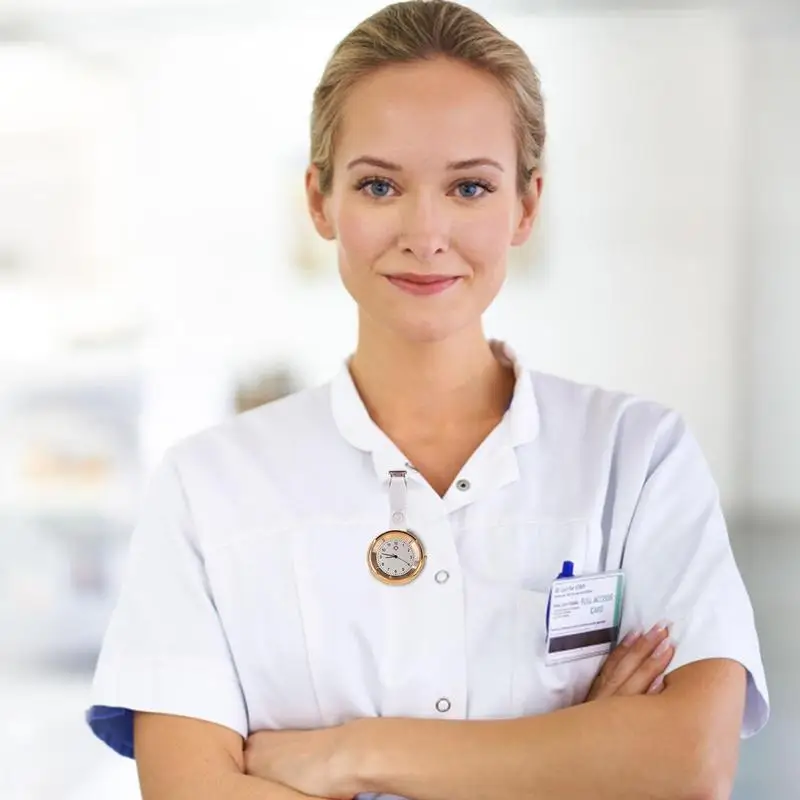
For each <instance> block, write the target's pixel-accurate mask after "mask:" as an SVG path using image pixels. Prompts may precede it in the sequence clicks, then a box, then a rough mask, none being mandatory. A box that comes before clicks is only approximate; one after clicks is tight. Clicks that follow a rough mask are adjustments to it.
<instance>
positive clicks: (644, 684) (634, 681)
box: [617, 638, 675, 696]
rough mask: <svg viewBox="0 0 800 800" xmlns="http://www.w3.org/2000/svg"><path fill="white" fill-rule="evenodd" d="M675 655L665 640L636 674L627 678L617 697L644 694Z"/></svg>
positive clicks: (673, 649) (667, 640) (669, 642)
mask: <svg viewBox="0 0 800 800" xmlns="http://www.w3.org/2000/svg"><path fill="white" fill-rule="evenodd" d="M674 655H675V647H674V646H673V644H672V642H671V641H670V640H669V638H665V639H663V640H662V641H661V643H660V644H659V645H658V647H656V649H655V650H654V651H653V652H652V653H651V654H650V656H649V657H648V658H647V659H645V660H644V661H643V662H642V664H641V665H640V666H639V668H638V669H637V670H636V672H634V673H633V675H631V676H630V678H628V680H627V681H625V683H624V684H623V685H622V686H620V688H619V689H618V690H617V694H619V695H627V696H629V695H640V694H645V693H646V692H647V691H648V690H649V689H650V688H651V687H652V686H653V684H654V682H655V681H656V680H658V678H659V676H663V674H664V670H666V668H667V667H668V666H669V663H670V661H672V657H673V656H674Z"/></svg>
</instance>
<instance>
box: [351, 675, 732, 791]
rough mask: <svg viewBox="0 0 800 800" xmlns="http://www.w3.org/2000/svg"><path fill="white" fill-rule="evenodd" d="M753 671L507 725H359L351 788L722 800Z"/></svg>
mask: <svg viewBox="0 0 800 800" xmlns="http://www.w3.org/2000/svg"><path fill="white" fill-rule="evenodd" d="M745 680H746V672H745V670H744V668H743V667H742V666H741V665H739V664H738V663H736V662H733V661H728V660H709V661H704V662H698V663H695V664H692V665H689V666H686V667H683V668H681V669H679V670H676V671H675V672H674V673H672V674H671V675H669V676H668V678H667V680H666V684H665V689H664V691H663V692H662V693H661V694H658V695H647V696H639V697H610V698H607V699H603V700H598V701H596V702H591V703H586V704H584V705H580V706H576V707H573V708H568V709H564V710H562V711H557V712H554V713H551V714H545V715H542V716H536V717H527V718H522V719H513V720H507V721H506V720H503V721H467V722H460V721H449V720H448V721H442V720H411V719H376V720H369V719H367V720H360V721H357V722H355V723H353V727H352V731H351V733H352V737H353V742H354V745H353V748H352V754H351V756H352V760H351V768H352V770H353V779H354V782H353V787H354V788H356V789H357V791H366V792H368V791H376V792H386V793H391V794H398V795H401V796H404V797H413V798H415V800H499V798H508V797H517V798H526V799H527V800H572V799H573V798H575V800H584V798H586V797H591V798H593V800H629V799H630V800H723V798H728V797H729V796H730V793H731V789H732V784H733V778H734V775H735V772H736V764H737V759H738V746H739V732H740V727H741V723H742V715H743V711H744V700H745Z"/></svg>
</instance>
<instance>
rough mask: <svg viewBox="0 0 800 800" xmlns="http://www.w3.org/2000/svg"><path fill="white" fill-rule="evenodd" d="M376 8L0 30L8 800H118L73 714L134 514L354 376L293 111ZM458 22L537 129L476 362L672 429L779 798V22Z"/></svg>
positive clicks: (791, 691) (762, 755)
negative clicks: (741, 626) (174, 465)
mask: <svg viewBox="0 0 800 800" xmlns="http://www.w3.org/2000/svg"><path fill="white" fill-rule="evenodd" d="M380 5H381V3H380V2H366V0H339V2H337V3H330V2H322V0H317V1H315V0H305V1H304V2H302V3H277V2H272V1H271V0H214V1H213V2H212V0H205V1H203V0H96V1H95V2H90V0H41V1H37V0H0V797H2V798H3V800H44V798H47V800H62V799H63V800H78V798H80V800H94V799H95V798H98V799H99V798H102V800H107V798H114V800H127V798H131V800H134V799H135V798H138V796H139V795H138V789H137V782H136V776H135V768H134V766H133V764H132V762H128V761H126V760H124V759H122V758H120V757H118V756H116V755H114V754H113V753H111V751H109V750H107V749H106V748H105V747H104V746H103V745H101V744H100V743H99V742H97V741H95V740H94V739H93V738H92V735H91V733H90V732H89V730H88V728H86V727H85V726H84V724H83V711H84V709H85V707H86V704H87V698H88V694H87V692H88V686H89V681H90V679H91V671H92V668H93V665H94V660H95V658H96V655H97V651H98V647H99V644H100V639H101V637H102V634H103V630H104V626H105V624H106V622H107V619H108V615H109V613H110V610H111V607H112V605H113V602H114V599H115V593H116V589H117V585H118V583H117V581H118V577H119V574H120V568H121V565H122V562H123V559H124V556H125V548H126V543H127V539H128V536H129V533H130V530H131V527H132V524H133V521H134V519H135V516H136V513H137V508H138V505H137V504H138V501H139V498H140V492H141V490H142V487H143V483H144V481H145V480H146V479H147V477H148V474H149V472H150V470H151V469H152V467H153V466H154V464H155V461H156V460H157V459H158V458H159V456H160V455H161V453H162V452H163V450H164V448H165V447H167V446H168V445H169V444H171V443H172V442H174V441H175V440H176V439H178V438H180V437H182V436H184V435H187V434H189V433H192V432H194V431H196V430H198V429H200V428H202V427H204V426H208V425H211V424H214V423H216V422H218V421H220V420H221V419H224V418H225V417H227V416H230V415H233V414H236V413H239V412H240V411H242V410H244V409H247V408H251V407H254V406H256V405H259V404H260V403H263V402H266V401H268V400H270V399H272V398H275V397H279V396H281V395H283V394H286V393H287V392H290V391H293V390H295V389H298V388H301V387H303V386H307V385H310V384H313V383H317V382H320V381H324V380H327V379H328V378H329V377H330V376H331V375H332V374H333V373H334V372H335V371H336V370H337V369H338V367H339V364H340V362H341V360H342V359H343V358H344V357H346V355H347V354H349V352H350V351H351V349H352V347H353V345H354V341H355V314H354V308H353V306H352V303H351V301H350V299H349V297H348V296H347V295H346V294H345V292H344V290H343V289H342V288H341V287H340V285H339V282H338V276H337V272H336V265H335V262H334V258H333V255H334V254H333V251H332V250H331V249H330V245H329V244H327V243H325V242H322V241H320V240H318V239H317V238H316V235H315V234H314V232H313V230H312V228H311V225H310V222H309V221H308V219H307V217H306V212H305V208H304V205H303V195H302V192H303V170H304V168H305V164H306V156H307V145H308V132H307V124H308V115H309V110H310V103H311V94H312V91H313V88H314V86H315V83H316V80H317V79H318V77H319V75H320V73H321V71H322V68H323V65H324V63H325V61H326V59H327V57H328V55H329V54H330V52H331V50H332V48H333V47H334V45H335V44H336V42H337V41H338V40H339V39H340V38H341V37H342V36H343V35H344V34H346V32H347V31H348V30H349V29H350V28H351V27H352V26H353V25H354V24H355V23H357V22H358V21H359V20H360V19H361V18H362V17H363V16H365V15H366V14H368V13H371V12H373V11H375V10H377V8H379V7H380ZM471 5H472V6H473V7H474V8H476V9H477V10H479V11H481V12H484V13H486V14H487V15H488V16H489V18H490V19H491V20H492V21H493V22H494V23H495V24H497V25H498V27H500V28H501V29H502V30H504V31H505V32H507V33H509V34H510V35H511V36H512V37H514V38H515V39H516V40H517V41H519V42H520V44H522V45H523V46H524V47H525V48H526V49H527V50H528V52H529V54H530V56H531V58H532V60H533V61H534V63H535V64H536V65H537V67H538V68H539V70H540V72H541V75H542V80H543V87H544V91H545V95H546V100H547V104H548V105H547V114H548V124H549V144H548V149H547V178H546V191H545V202H544V208H543V213H542V216H541V218H540V221H539V226H538V230H537V232H536V234H535V236H534V238H533V240H532V241H531V243H530V244H529V245H527V246H526V247H525V248H523V249H521V250H519V251H517V252H515V253H514V257H513V259H512V263H511V265H510V272H509V278H508V283H507V286H506V289H505V292H504V294H503V295H502V296H501V298H500V299H499V300H498V301H497V303H496V305H495V306H494V307H493V309H492V310H491V312H490V313H489V315H488V316H487V319H486V325H487V330H488V332H489V333H490V334H491V335H492V336H496V337H499V338H503V339H506V340H507V341H509V342H510V343H511V344H512V346H513V347H514V348H515V349H516V350H517V351H518V352H519V353H520V354H521V355H522V356H523V357H524V358H525V359H526V360H527V361H528V362H529V363H531V364H532V365H535V366H536V367H538V368H540V369H542V370H546V371H552V372H556V373H559V374H562V375H565V376H567V377H571V378H574V379H577V380H583V381H589V382H593V383H599V384H601V385H605V386H608V387H611V388H617V389H624V390H628V391H632V392H636V393H638V394H642V395H644V396H647V397H650V398H654V399H657V400H659V401H661V402H663V403H666V404H668V405H671V406H673V407H675V408H677V409H679V410H680V411H681V412H682V413H683V414H684V415H685V416H686V417H687V419H688V420H689V422H690V424H691V425H692V427H693V429H694V431H695V433H696V434H697V436H698V438H699V439H700V441H701V443H702V445H703V447H704V449H705V452H706V454H707V456H708V459H709V461H710V462H711V465H712V467H713V470H714V473H715V475H716V478H717V480H718V482H719V486H720V490H721V493H722V497H723V501H724V504H725V509H726V513H727V516H728V520H729V523H730V530H731V538H732V541H733V545H734V548H735V552H736V555H737V559H738V562H739V565H740V568H741V569H742V572H743V574H744V577H745V580H746V582H747V585H748V588H749V590H750V594H751V597H752V599H753V603H754V605H755V609H756V615H757V620H758V624H759V630H760V634H761V640H762V647H763V655H764V660H765V663H766V667H767V677H768V680H769V684H770V689H771V693H772V702H773V713H772V719H771V722H770V724H769V726H768V728H767V729H766V730H765V731H764V732H763V733H762V734H761V735H760V736H759V737H757V738H756V739H755V740H752V741H750V742H747V743H746V744H745V745H744V746H743V752H742V761H741V768H740V775H739V779H738V783H737V789H736V795H735V796H736V798H737V800H772V799H773V798H774V799H775V800H783V799H784V798H794V797H798V796H800V762H799V761H798V759H797V757H796V756H797V753H798V752H800V693H798V691H797V690H796V688H795V681H796V675H797V672H798V666H800V637H798V636H797V635H796V634H794V633H793V631H795V630H796V627H797V626H796V620H797V618H798V614H800V584H798V583H795V581H794V579H795V576H796V575H797V573H798V569H799V568H800V491H799V490H798V488H797V486H798V483H800V355H798V351H800V233H798V230H799V228H798V225H797V224H796V221H795V219H794V214H795V213H796V211H797V209H798V204H799V203H800V166H798V165H799V164H800V161H799V160H798V158H797V143H798V142H800V88H799V87H798V83H800V80H799V79H800V2H798V0H786V2H774V1H773V0H757V2H756V0H753V2H751V3H745V2H734V0H730V1H729V2H708V3H705V4H703V3H700V2H664V3H655V2H652V3H651V2H645V0H641V1H640V2H634V1H633V0H630V1H629V2H614V1H613V0H584V1H583V2H578V0H562V1H560V2H559V1H558V0H551V1H550V2H544V1H543V0H542V1H541V2H537V1H536V0H514V2H512V1H511V0H509V1H508V2H501V1H500V0H491V2H473V3H471ZM779 567H780V569H779Z"/></svg>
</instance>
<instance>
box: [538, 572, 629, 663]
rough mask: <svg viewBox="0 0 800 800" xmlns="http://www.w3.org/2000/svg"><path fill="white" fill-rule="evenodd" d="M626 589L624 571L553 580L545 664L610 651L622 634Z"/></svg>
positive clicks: (549, 604) (573, 659) (603, 653)
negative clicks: (621, 625) (623, 602)
mask: <svg viewBox="0 0 800 800" xmlns="http://www.w3.org/2000/svg"><path fill="white" fill-rule="evenodd" d="M624 588H625V575H624V573H623V572H622V571H615V572H601V573H598V574H596V575H582V576H576V577H573V576H569V577H559V578H557V579H556V580H555V581H553V585H552V586H551V587H550V600H549V603H548V620H547V645H546V648H545V663H546V664H548V665H553V664H563V663H564V662H566V661H575V660H577V659H581V658H591V657H592V656H599V655H605V654H607V653H610V652H611V648H612V647H613V646H614V645H615V644H616V642H617V638H618V636H619V626H620V620H621V618H622V595H623V592H624Z"/></svg>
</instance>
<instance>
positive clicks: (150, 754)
mask: <svg viewBox="0 0 800 800" xmlns="http://www.w3.org/2000/svg"><path fill="white" fill-rule="evenodd" d="M134 741H135V750H136V753H135V755H136V766H137V770H138V773H139V783H140V786H141V791H142V800H308V797H309V796H308V795H305V794H301V793H300V792H296V791H295V790H293V789H290V788H288V787H286V786H281V785H280V784H277V783H272V782H270V781H266V780H263V779H261V778H256V777H253V776H250V775H246V774H244V772H245V763H244V742H243V740H242V737H241V736H239V735H238V734H237V733H236V732H235V731H232V730H230V729H228V728H224V727H222V726H220V725H214V724H212V723H210V722H203V721H201V720H197V719H191V718H188V717H177V716H171V715H167V714H143V713H137V714H136V715H135V717H134Z"/></svg>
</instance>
